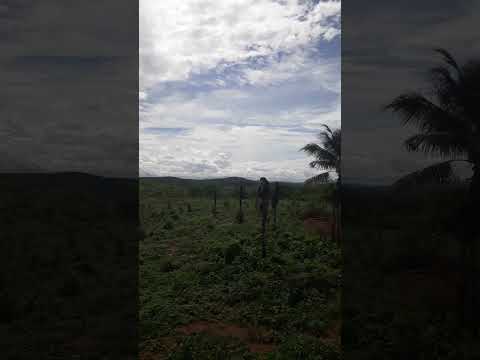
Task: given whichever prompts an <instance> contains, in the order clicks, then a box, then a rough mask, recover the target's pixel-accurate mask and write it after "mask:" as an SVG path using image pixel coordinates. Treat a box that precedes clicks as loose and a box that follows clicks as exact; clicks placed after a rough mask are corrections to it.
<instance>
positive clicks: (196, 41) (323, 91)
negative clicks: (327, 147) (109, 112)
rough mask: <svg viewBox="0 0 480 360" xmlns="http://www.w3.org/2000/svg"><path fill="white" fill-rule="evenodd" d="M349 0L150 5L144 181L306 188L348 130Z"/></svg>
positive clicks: (144, 70) (144, 20) (142, 27)
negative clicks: (345, 56) (330, 136)
mask: <svg viewBox="0 0 480 360" xmlns="http://www.w3.org/2000/svg"><path fill="white" fill-rule="evenodd" d="M340 8H341V3H340V2H339V1H318V0H303V1H302V0H222V1H217V0H184V1H174V0H162V1H158V0H141V1H140V11H139V118H140V122H139V141H140V144H139V167H140V170H139V172H140V176H178V177H183V178H219V177H228V176H242V177H246V178H251V179H258V178H259V177H262V176H266V177H267V178H268V179H269V180H272V181H303V180H305V179H306V178H308V177H310V176H312V175H314V174H316V173H317V172H318V171H317V170H315V169H310V168H309V167H308V163H309V162H310V161H311V159H310V158H308V157H307V155H306V154H304V153H302V152H300V151H299V149H300V148H301V147H302V146H303V145H305V144H306V143H309V142H315V141H316V140H317V138H316V134H317V133H318V131H319V129H320V124H322V123H325V124H327V125H329V126H330V127H332V128H338V127H340V124H341V100H340V91H341V86H340V81H341V64H340V51H341V46H340V35H341V34H340Z"/></svg>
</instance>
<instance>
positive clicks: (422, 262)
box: [342, 0, 480, 360]
mask: <svg viewBox="0 0 480 360" xmlns="http://www.w3.org/2000/svg"><path fill="white" fill-rule="evenodd" d="M479 5H480V4H478V2H475V1H470V0H461V1H443V0H442V1H433V0H432V1H431V0H427V1H420V2H406V1H404V2H402V1H400V2H398V1H397V2H390V1H387V2H386V1H380V0H374V1H344V2H343V3H342V132H343V136H342V139H343V143H342V160H343V165H342V166H343V168H342V181H343V183H342V209H343V212H342V216H343V218H342V225H343V257H344V271H343V330H342V348H343V355H344V359H355V360H361V359H478V358H479V357H480V348H479V346H478V344H479V341H478V340H479V332H478V323H479V322H478V306H479V305H480V303H479V301H478V300H479V298H480V297H479V291H478V279H479V277H478V274H479V272H478V264H479V262H478V260H477V259H479V257H478V246H477V245H476V244H477V243H478V241H479V240H480V238H479V233H478V230H476V228H477V226H476V221H477V220H476V219H477V218H478V215H476V214H477V213H478V212H477V211H476V209H477V206H478V195H475V191H473V192H472V190H471V189H472V187H471V184H472V183H473V182H474V181H473V180H472V179H474V178H472V176H473V173H472V168H471V167H469V166H458V167H455V168H453V169H451V168H449V167H448V166H447V164H444V165H443V166H440V167H434V168H432V167H431V166H432V165H435V164H437V163H438V162H440V161H450V160H452V159H456V158H458V157H459V156H464V155H465V154H457V153H455V151H450V150H451V149H454V148H455V146H456V144H454V143H455V141H457V140H455V141H453V142H450V144H453V145H448V146H447V145H446V143H444V144H443V145H442V144H440V140H438V139H440V138H439V137H437V138H434V136H436V135H435V134H434V135H432V136H431V137H430V138H429V139H433V140H432V142H431V144H435V145H434V146H431V147H430V146H427V147H426V148H422V147H419V148H418V150H419V151H408V147H407V146H406V144H405V141H406V140H407V139H408V138H409V137H411V136H412V135H416V134H420V135H422V134H423V135H425V134H427V133H428V132H429V131H431V129H432V128H429V126H430V124H436V125H435V126H436V128H435V131H437V132H442V131H444V130H445V129H447V130H445V131H447V132H450V135H451V136H450V139H452V138H453V137H455V136H457V135H452V134H454V133H455V134H457V133H458V134H460V132H461V133H462V135H461V136H462V138H463V139H467V138H468V137H470V136H476V139H479V138H478V134H477V133H476V132H475V131H476V130H475V129H476V126H475V125H474V126H472V129H473V130H472V131H471V132H469V131H463V130H462V131H460V130H459V131H457V132H455V131H456V130H452V129H460V128H461V127H462V126H463V125H460V124H463V121H464V119H466V118H468V119H469V120H468V121H470V123H471V124H475V123H477V124H478V117H477V116H476V115H475V114H478V110H477V109H476V106H472V104H475V102H477V104H478V100H480V99H479V97H478V94H479V93H480V92H479V91H478V89H479V85H478V84H479V82H478V81H476V80H475V79H476V76H477V74H478V73H479V72H478V71H476V70H474V71H473V70H472V69H473V68H475V66H474V67H473V68H470V69H471V70H472V71H470V70H469V71H470V72H469V80H468V81H467V80H466V77H465V78H462V79H458V78H457V77H458V76H457V75H458V74H457V75H455V73H456V72H457V70H456V69H455V65H454V64H453V62H452V61H451V60H450V58H449V56H450V55H447V53H446V52H445V51H443V50H442V51H438V49H444V50H446V51H447V52H448V53H449V54H451V56H452V57H453V58H454V59H455V61H456V62H457V63H458V65H459V66H460V67H462V66H464V65H465V64H467V63H468V62H469V61H478V60H479V59H480V35H479V33H478V31H476V30H475V29H476V25H475V24H477V23H478V14H479V11H478V10H479V9H480V8H479ZM436 49H437V50H436ZM476 66H477V65H476ZM440 67H443V68H447V69H448V73H450V72H451V74H452V78H454V79H455V84H453V83H452V84H447V83H446V82H444V83H441V81H440V80H439V79H446V76H447V75H446V74H447V73H446V72H445V71H444V70H438V69H439V68H440ZM431 69H437V70H434V71H432V70H431ZM462 69H463V68H462ZM477 69H478V67H477ZM477 78H478V77H477ZM459 84H460V85H459ZM412 91H415V92H418V93H419V94H422V95H423V96H425V97H427V98H432V99H434V101H440V103H438V102H437V103H436V104H439V105H440V106H441V107H443V110H445V109H447V110H446V111H447V112H449V113H450V112H451V113H452V114H454V116H452V119H449V121H450V123H449V124H452V123H455V124H456V125H452V126H451V125H448V126H446V127H445V128H442V126H441V125H440V123H441V121H442V120H441V119H440V118H439V116H440V115H439V116H431V117H430V118H429V119H428V121H426V122H421V121H420V122H417V123H416V122H415V121H411V122H409V124H407V125H406V126H404V124H402V117H401V116H399V115H401V112H400V113H398V112H397V113H395V111H392V110H395V106H393V107H388V104H391V103H392V102H393V101H394V99H397V100H398V96H400V95H402V94H409V93H410V92H412ZM410 94H411V93H410ZM439 95H440V98H439ZM444 95H445V96H444ZM442 96H444V98H443V99H441V97H442ZM404 99H405V98H403V100H404ZM439 99H440V100H439ZM458 99H460V101H458V102H456V101H457V100H458ZM403 100H402V99H401V100H400V102H397V105H398V104H401V106H403V110H405V106H404V105H405V104H406V102H405V101H404V102H403V103H402V101H403ZM454 102H456V104H457V105H455V106H454V105H452V104H453V103H454ZM412 104H413V102H410V103H409V104H408V105H409V106H410V108H409V110H408V111H411V112H412V113H415V115H414V116H413V117H412V119H414V120H415V119H422V121H423V120H425V119H426V118H427V117H428V116H429V115H428V114H429V112H428V111H424V110H425V108H426V107H425V106H424V105H422V104H420V106H418V107H417V108H415V109H414V108H413V105H412ZM447 104H450V105H447ZM417 105H418V102H417ZM401 106H400V107H401ZM450 106H451V107H450ZM456 106H458V107H456ZM397 109H398V106H397ZM465 109H467V110H465ZM422 111H423V112H422ZM439 113H440V112H439ZM404 114H405V113H404ZM459 114H463V115H459ZM403 119H404V120H405V118H403ZM424 123H426V124H428V125H427V126H425V127H423V128H422V126H418V124H420V125H421V124H424ZM432 131H433V130H432ZM442 136H443V135H442ZM446 138H447V137H443V139H446ZM456 139H457V138H456ZM417 140H418V138H417ZM449 141H450V140H449ZM462 141H463V140H462ZM466 143H467V142H463V143H462V144H463V145H461V146H464V145H465V144H466ZM474 143H475V141H473V142H470V144H474ZM439 144H440V145H439ZM440 148H441V149H450V150H448V151H443V153H442V154H438V152H437V153H436V154H435V153H434V152H432V151H431V150H432V149H440ZM464 148H465V147H464ZM470 148H471V149H473V148H475V146H474V145H472V146H471V147H470ZM410 150H415V145H414V144H413V145H412V143H410ZM473 152H475V150H473ZM439 155H443V156H439ZM425 168H428V169H429V170H426V171H424V172H421V170H422V169H425ZM412 173H413V175H412V176H409V177H405V176H407V175H408V174H412ZM427 178H429V179H428V181H427V180H426V179H427ZM401 179H403V180H401ZM421 179H422V180H421ZM420 180H421V181H420ZM472 181H473V182H472ZM475 197H476V199H475Z"/></svg>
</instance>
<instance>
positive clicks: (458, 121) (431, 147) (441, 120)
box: [385, 49, 480, 321]
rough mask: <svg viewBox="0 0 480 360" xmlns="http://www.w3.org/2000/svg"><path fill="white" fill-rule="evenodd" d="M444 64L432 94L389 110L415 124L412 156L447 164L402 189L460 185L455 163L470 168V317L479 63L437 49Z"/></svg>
mask: <svg viewBox="0 0 480 360" xmlns="http://www.w3.org/2000/svg"><path fill="white" fill-rule="evenodd" d="M435 51H436V52H437V53H438V54H440V56H441V58H442V60H443V64H442V65H441V66H438V67H434V68H432V69H430V72H429V74H430V82H429V85H430V89H429V91H428V92H425V93H420V92H408V93H405V94H402V95H400V96H398V97H396V98H395V99H394V100H393V101H392V102H391V103H390V104H388V105H387V106H386V107H385V109H388V110H391V111H393V112H394V113H396V114H398V115H400V117H401V120H402V123H403V124H404V125H413V126H415V127H416V128H417V129H418V134H416V135H413V136H411V137H409V138H408V139H406V140H405V146H406V148H407V150H408V151H414V152H423V153H425V154H429V155H434V156H438V157H440V158H442V161H440V162H438V163H436V164H434V165H431V166H429V167H427V168H425V169H422V170H419V171H416V172H414V173H412V174H409V175H407V176H405V177H404V178H402V179H400V180H399V181H398V182H397V185H411V184H428V183H432V182H437V183H438V182H440V183H448V182H452V181H455V180H456V177H455V174H454V171H453V169H452V163H454V162H459V161H461V162H466V163H468V164H471V166H472V170H473V176H472V178H471V179H470V182H469V184H470V185H469V195H470V196H469V201H468V204H466V205H465V215H466V216H465V217H464V219H463V220H464V221H465V225H466V226H465V227H464V229H465V231H464V232H463V234H461V236H460V238H461V240H462V248H463V251H462V252H463V259H462V260H463V263H464V264H465V269H464V276H465V277H464V280H465V287H464V289H463V291H462V294H463V298H464V301H465V302H464V306H463V308H464V313H463V316H464V318H465V317H472V321H476V319H474V318H473V316H472V315H473V313H472V312H471V311H473V310H474V308H475V307H476V306H477V304H478V301H477V299H475V297H476V295H475V292H476V291H475V289H474V277H473V274H474V273H473V270H474V268H473V266H475V259H474V257H473V254H475V252H476V243H477V242H476V241H472V240H474V239H476V238H477V236H478V231H477V230H476V226H475V220H476V219H475V214H476V212H475V211H476V209H477V206H478V204H479V200H480V62H478V61H470V62H467V63H466V64H464V65H463V66H460V65H459V64H458V63H457V61H456V60H455V59H454V58H453V56H452V55H451V54H450V53H449V52H448V51H446V50H444V49H435Z"/></svg>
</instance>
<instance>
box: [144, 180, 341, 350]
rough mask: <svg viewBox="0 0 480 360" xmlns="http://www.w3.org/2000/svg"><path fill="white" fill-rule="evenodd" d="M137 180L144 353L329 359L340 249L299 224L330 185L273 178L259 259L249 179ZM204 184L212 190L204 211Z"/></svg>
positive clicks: (322, 201) (324, 202) (323, 201)
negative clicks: (276, 193)
mask: <svg viewBox="0 0 480 360" xmlns="http://www.w3.org/2000/svg"><path fill="white" fill-rule="evenodd" d="M243 184H244V185H245V187H246V199H245V200H243V209H244V222H243V223H239V221H238V217H237V214H238V209H239V199H238V191H239V185H240V179H227V180H224V181H222V182H214V183H212V181H198V182H197V181H184V180H181V181H180V180H178V179H169V180H168V181H167V180H165V179H163V180H162V179H142V180H141V184H140V187H141V191H140V196H141V201H140V203H141V204H140V205H141V206H140V216H141V221H142V224H143V229H144V232H145V235H146V236H145V238H144V239H143V241H141V244H140V325H141V334H140V335H141V357H142V358H143V359H338V358H339V356H340V355H339V354H340V352H339V345H340V344H339V343H340V340H339V331H340V291H339V289H340V280H341V277H340V274H341V272H340V269H341V267H340V261H341V257H340V251H339V248H338V247H337V245H336V244H335V243H333V242H332V241H331V240H330V239H329V238H328V237H323V236H321V235H319V234H318V233H310V232H309V231H306V230H305V228H304V224H303V221H302V220H303V218H305V217H308V216H311V215H313V214H316V215H321V214H324V215H326V214H330V213H331V211H332V209H331V206H329V205H328V204H329V202H328V197H329V196H330V193H331V190H332V189H331V187H329V186H327V185H326V186H324V187H315V188H308V187H307V188H305V187H303V186H301V185H288V184H281V198H280V202H279V206H278V224H277V227H276V229H274V228H273V224H272V222H270V224H269V226H268V229H267V235H266V236H267V257H266V258H265V259H262V257H261V245H260V219H259V215H258V213H257V212H256V210H255V198H254V194H255V188H256V183H255V182H248V181H243ZM213 191H216V193H217V205H216V213H213V212H212V207H213Z"/></svg>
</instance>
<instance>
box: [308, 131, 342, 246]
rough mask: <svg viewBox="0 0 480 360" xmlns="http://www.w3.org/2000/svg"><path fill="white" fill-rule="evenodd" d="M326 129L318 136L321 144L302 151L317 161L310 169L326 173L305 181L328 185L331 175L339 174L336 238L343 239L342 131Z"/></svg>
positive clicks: (336, 193) (336, 204)
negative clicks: (341, 199)
mask: <svg viewBox="0 0 480 360" xmlns="http://www.w3.org/2000/svg"><path fill="white" fill-rule="evenodd" d="M322 127H323V128H324V130H323V131H321V132H320V133H319V134H318V139H319V140H320V144H315V143H310V144H307V145H305V146H304V147H303V148H301V149H300V151H304V152H306V153H307V154H309V155H311V156H313V157H314V158H315V160H313V161H312V162H310V164H309V165H310V167H311V168H314V169H322V170H325V171H324V172H322V173H320V174H318V175H315V176H313V177H311V178H309V179H307V180H306V181H305V183H306V184H311V183H326V182H329V181H330V180H331V177H330V173H332V172H335V173H336V174H337V180H336V181H335V191H334V196H333V197H334V199H333V202H334V217H335V238H336V239H338V240H340V239H341V224H340V220H341V201H340V184H341V178H342V175H341V174H342V169H341V159H342V157H341V145H342V131H341V129H336V130H332V129H330V128H329V127H328V126H327V125H325V124H322Z"/></svg>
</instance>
